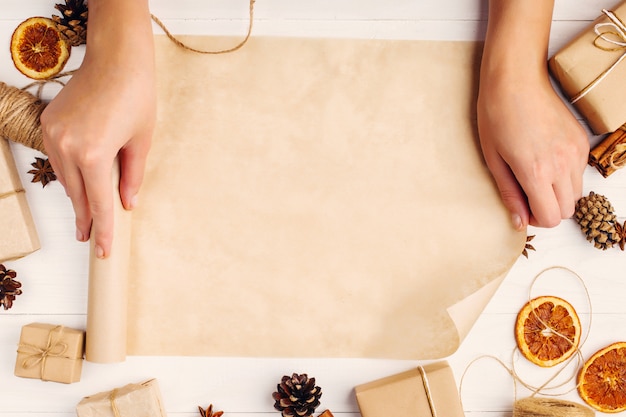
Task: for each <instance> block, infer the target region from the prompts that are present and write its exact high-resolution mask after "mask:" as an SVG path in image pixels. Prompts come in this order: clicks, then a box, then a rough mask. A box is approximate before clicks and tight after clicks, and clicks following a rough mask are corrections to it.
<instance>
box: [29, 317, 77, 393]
mask: <svg viewBox="0 0 626 417" xmlns="http://www.w3.org/2000/svg"><path fill="white" fill-rule="evenodd" d="M55 333H56V334H57V337H56V338H54V337H53V336H54V334H55ZM62 339H63V326H56V327H54V328H53V329H50V331H49V332H48V340H47V342H46V346H45V347H43V348H42V347H41V346H36V345H32V344H28V343H21V344H20V345H19V347H18V350H17V351H18V352H19V353H23V354H26V355H28V356H27V357H26V358H24V360H23V361H22V363H21V366H22V368H24V369H30V368H34V367H35V366H38V365H39V369H40V375H41V379H42V380H44V381H45V380H46V379H45V374H46V362H47V360H48V358H49V357H64V358H68V359H69V357H67V356H63V355H64V354H65V352H66V351H67V348H68V346H67V343H65V342H63V341H62Z"/></svg>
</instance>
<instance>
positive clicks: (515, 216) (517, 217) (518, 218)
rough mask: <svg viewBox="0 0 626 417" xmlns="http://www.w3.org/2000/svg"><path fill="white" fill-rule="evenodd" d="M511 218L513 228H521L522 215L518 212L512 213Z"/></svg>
mask: <svg viewBox="0 0 626 417" xmlns="http://www.w3.org/2000/svg"><path fill="white" fill-rule="evenodd" d="M512 220H513V227H514V228H515V230H518V231H519V230H522V228H523V225H522V217H521V216H520V215H519V214H513V216H512Z"/></svg>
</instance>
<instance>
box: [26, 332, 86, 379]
mask: <svg viewBox="0 0 626 417" xmlns="http://www.w3.org/2000/svg"><path fill="white" fill-rule="evenodd" d="M84 346H85V332H84V331H82V330H77V329H71V328H68V327H63V326H57V325H54V324H45V323H31V324H27V325H26V326H24V327H22V334H21V336H20V343H19V346H18V349H17V360H16V362H15V376H19V377H22V378H36V379H42V380H44V381H54V382H63V383H66V384H71V383H72V382H78V381H80V375H81V371H82V368H83V354H84Z"/></svg>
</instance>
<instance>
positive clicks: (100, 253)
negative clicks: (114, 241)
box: [94, 245, 104, 259]
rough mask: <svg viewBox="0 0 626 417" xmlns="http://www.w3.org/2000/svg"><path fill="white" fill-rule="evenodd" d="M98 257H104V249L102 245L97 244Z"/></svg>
mask: <svg viewBox="0 0 626 417" xmlns="http://www.w3.org/2000/svg"><path fill="white" fill-rule="evenodd" d="M94 250H95V252H96V258H99V259H103V258H104V249H102V247H101V246H99V245H96V247H95V249H94Z"/></svg>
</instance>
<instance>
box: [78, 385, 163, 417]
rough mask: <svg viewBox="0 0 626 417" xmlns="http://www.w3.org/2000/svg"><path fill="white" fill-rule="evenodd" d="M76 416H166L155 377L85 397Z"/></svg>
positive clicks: (79, 404)
mask: <svg viewBox="0 0 626 417" xmlns="http://www.w3.org/2000/svg"><path fill="white" fill-rule="evenodd" d="M76 414H77V415H78V417H166V414H165V408H164V407H163V399H162V397H161V391H160V390H159V385H158V383H157V381H156V379H151V380H149V381H145V382H142V383H140V384H128V385H125V386H124V387H122V388H117V389H114V390H112V391H107V392H101V393H99V394H95V395H92V396H89V397H85V398H83V399H82V401H81V402H79V403H78V405H77V406H76Z"/></svg>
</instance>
